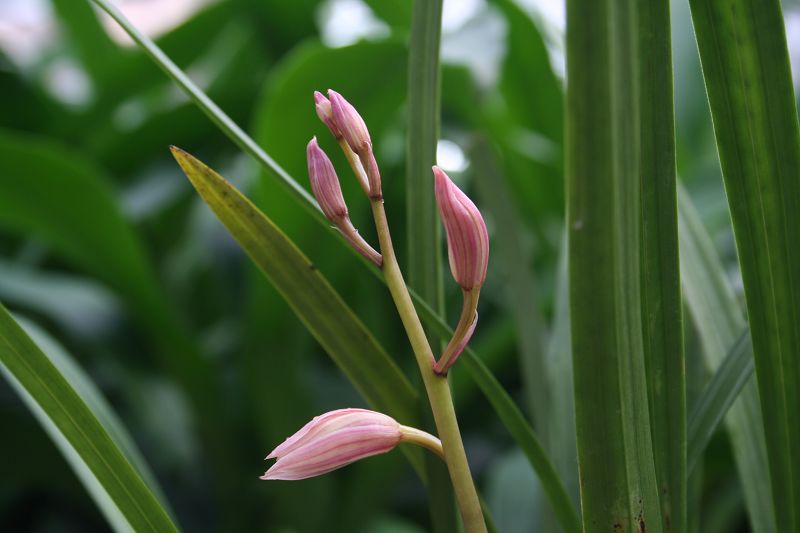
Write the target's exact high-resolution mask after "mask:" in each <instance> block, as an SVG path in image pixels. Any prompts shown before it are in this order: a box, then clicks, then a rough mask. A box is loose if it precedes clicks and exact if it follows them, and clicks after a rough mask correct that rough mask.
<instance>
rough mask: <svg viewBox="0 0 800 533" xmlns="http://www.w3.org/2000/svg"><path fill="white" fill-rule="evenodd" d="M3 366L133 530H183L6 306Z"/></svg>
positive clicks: (0, 324)
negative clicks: (46, 418) (69, 447)
mask: <svg viewBox="0 0 800 533" xmlns="http://www.w3.org/2000/svg"><path fill="white" fill-rule="evenodd" d="M0 363H2V365H3V370H4V373H7V374H8V375H9V376H10V377H12V378H13V380H15V381H16V382H17V383H18V384H19V387H20V388H21V389H22V390H24V391H25V392H26V393H27V394H28V395H29V396H30V398H31V399H32V400H33V401H34V402H35V403H36V404H37V406H38V407H40V408H41V409H42V411H43V412H44V413H45V414H46V416H47V417H48V419H49V420H50V421H51V422H52V424H53V425H54V427H55V428H57V430H58V431H59V432H60V434H61V435H62V436H63V437H64V439H65V440H66V441H67V442H68V443H69V445H70V446H71V447H72V449H74V451H75V452H76V454H77V455H78V456H79V457H80V459H81V460H82V461H83V462H84V463H85V465H86V466H87V468H88V469H89V470H90V471H91V472H92V474H93V475H94V478H95V479H96V480H97V482H98V483H99V484H100V485H101V486H102V488H103V490H104V491H105V492H106V493H107V495H108V497H109V499H110V501H112V502H113V503H114V505H115V506H116V508H117V509H118V510H119V512H120V514H121V516H123V517H124V519H125V520H126V522H127V525H129V526H130V528H132V529H133V530H135V531H178V529H177V527H176V526H175V524H174V523H173V522H172V520H171V518H170V517H169V514H168V513H167V512H166V510H165V509H164V508H163V507H162V506H161V504H160V503H159V502H158V499H157V498H156V496H155V495H154V494H153V493H152V492H151V491H150V489H149V488H148V487H147V485H146V484H145V482H144V481H143V480H142V478H141V477H140V475H139V473H138V472H137V471H136V469H135V468H134V467H133V466H132V465H131V464H130V462H129V461H128V459H127V458H126V457H125V455H124V454H123V452H122V451H121V450H120V448H119V447H118V446H117V444H116V443H115V442H114V441H113V440H112V438H111V436H110V435H109V433H108V432H107V431H106V429H105V428H104V427H103V425H102V424H101V423H100V422H99V420H98V419H97V417H96V416H95V414H94V413H93V412H92V411H91V410H90V409H89V407H88V406H87V404H86V403H85V402H84V401H83V399H82V398H81V397H80V396H79V394H78V393H77V392H76V391H75V389H74V388H72V386H71V385H70V384H69V382H68V381H67V379H66V378H65V377H64V375H63V374H62V373H61V372H60V371H59V370H58V368H57V367H56V366H55V365H54V364H53V362H52V361H51V360H50V359H49V358H48V357H47V356H46V355H45V354H44V353H43V352H42V351H41V350H40V349H39V348H38V347H37V346H36V344H34V342H33V341H32V340H31V339H30V337H29V336H28V335H27V334H26V333H25V332H24V331H23V329H22V328H21V327H20V326H19V325H18V324H17V322H16V321H15V320H14V319H13V318H12V317H11V315H10V314H9V312H8V311H7V310H6V308H5V307H4V306H3V305H2V304H0ZM107 516H109V515H107ZM121 530H125V528H124V525H123V526H121Z"/></svg>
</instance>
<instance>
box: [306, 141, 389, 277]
mask: <svg viewBox="0 0 800 533" xmlns="http://www.w3.org/2000/svg"><path fill="white" fill-rule="evenodd" d="M306 158H307V159H308V177H309V180H310V181H311V191H312V192H313V193H314V196H315V197H316V199H317V202H318V203H319V207H320V209H322V212H323V213H324V214H325V218H327V219H328V220H330V221H331V222H332V223H333V225H334V226H336V228H337V229H338V230H339V232H340V233H341V234H342V235H343V236H344V238H345V239H347V242H349V243H350V245H351V246H352V247H353V248H355V249H356V251H357V252H358V253H360V254H361V255H363V256H364V257H366V258H367V259H369V260H370V261H372V262H373V263H375V264H376V265H377V266H381V265H382V264H383V257H382V256H381V254H380V253H378V252H377V251H376V250H375V249H374V248H373V247H372V246H370V245H369V243H368V242H367V241H365V240H364V238H363V237H362V236H361V235H360V234H359V233H358V230H357V229H356V228H355V226H353V223H352V222H351V221H350V217H349V216H348V213H347V204H345V202H344V196H342V188H341V186H340V185H339V178H338V176H336V170H335V169H334V168H333V163H331V160H330V159H328V156H327V155H325V152H323V151H322V148H320V147H319V144H317V138H316V137H314V138H313V139H311V141H309V143H308V146H307V147H306Z"/></svg>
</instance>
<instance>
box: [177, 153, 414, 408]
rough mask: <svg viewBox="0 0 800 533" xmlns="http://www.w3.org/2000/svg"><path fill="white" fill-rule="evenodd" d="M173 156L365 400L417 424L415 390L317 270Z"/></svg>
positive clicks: (218, 183)
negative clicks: (415, 421)
mask: <svg viewBox="0 0 800 533" xmlns="http://www.w3.org/2000/svg"><path fill="white" fill-rule="evenodd" d="M172 153H173V155H174V156H175V159H176V160H177V161H178V163H179V164H180V166H181V168H182V169H183V171H184V172H185V173H186V176H187V177H188V178H189V181H191V183H192V185H193V186H194V187H195V189H196V190H197V192H198V193H199V194H200V196H201V197H202V198H203V200H204V201H205V202H206V203H207V204H208V206H209V207H210V208H211V209H212V211H214V213H215V214H216V215H217V217H218V218H219V219H220V221H221V222H222V223H223V224H224V225H225V227H226V228H228V231H230V233H231V234H232V235H233V236H234V238H235V239H236V240H237V241H238V242H239V244H240V245H241V246H242V248H243V249H244V251H245V252H246V253H247V254H248V255H249V256H250V257H251V259H253V261H254V262H255V263H256V265H257V266H258V267H259V268H260V269H261V270H262V271H263V272H264V274H265V275H266V276H267V277H268V278H269V279H270V281H271V282H272V283H273V285H274V286H275V287H276V288H277V289H278V291H279V292H280V293H281V294H282V295H283V297H284V298H285V299H286V301H287V302H288V303H289V305H290V306H291V307H292V308H293V310H294V311H295V312H296V313H297V315H298V316H299V317H300V319H301V320H302V321H303V322H304V323H305V325H306V327H307V328H308V330H309V331H310V332H311V333H312V335H314V337H315V338H316V339H317V341H319V343H320V344H321V345H322V346H323V347H324V348H325V350H326V351H327V352H328V353H329V354H330V355H331V357H332V358H333V359H334V361H335V362H336V363H337V364H338V365H339V366H340V368H342V370H343V371H344V372H345V374H346V375H347V376H348V377H349V378H350V380H351V381H352V382H353V384H354V385H355V386H356V388H357V389H358V390H359V391H360V392H361V394H362V395H363V396H364V398H366V399H367V401H369V402H370V403H371V404H372V405H373V406H374V407H375V408H376V409H378V410H381V411H383V412H385V413H387V414H389V415H391V416H393V417H395V418H396V419H397V420H398V421H405V422H403V423H410V422H411V421H413V420H415V418H416V416H415V414H414V409H415V406H416V401H417V396H416V393H415V391H414V389H413V387H412V386H411V384H410V383H409V382H408V380H407V379H406V378H405V376H404V375H403V374H402V372H400V369H399V368H398V367H397V365H396V364H395V363H394V361H393V360H392V359H391V358H390V357H389V355H388V354H387V353H386V352H385V351H384V350H383V348H382V347H381V346H380V345H379V344H378V343H377V341H376V340H375V338H374V337H373V336H372V334H371V333H370V332H369V331H368V330H367V329H366V327H365V326H364V325H363V324H362V323H361V321H359V320H358V318H357V317H356V316H355V315H354V314H353V312H352V310H351V309H350V308H349V307H348V306H347V304H346V303H345V302H344V301H343V300H342V299H341V297H340V296H339V294H338V293H337V292H336V291H335V290H334V289H333V288H332V287H331V286H330V284H328V282H327V280H326V279H325V278H324V277H323V276H322V274H321V273H320V272H319V271H318V270H317V268H316V266H314V264H313V263H311V261H309V260H308V258H306V257H305V256H304V255H303V253H302V252H301V251H300V250H299V249H298V248H297V247H296V246H295V245H294V244H293V243H292V242H291V241H290V240H289V239H288V237H286V235H284V234H283V232H281V231H280V230H279V229H278V228H277V227H276V226H275V225H274V224H273V223H272V221H270V220H269V219H268V218H267V217H266V216H265V215H264V214H263V213H262V212H261V211H259V210H258V208H256V207H255V206H254V205H253V204H252V203H251V202H250V201H249V200H248V199H247V198H246V197H244V196H243V195H242V194H241V193H240V192H239V191H238V190H236V189H235V188H234V187H233V186H232V185H230V184H229V183H228V182H227V181H226V180H225V179H224V178H223V177H222V176H220V175H219V174H217V173H216V172H214V171H213V170H211V169H210V168H208V167H207V166H206V165H204V164H203V163H201V162H200V161H198V160H197V159H195V158H194V157H192V156H191V155H189V154H188V153H186V152H184V151H182V150H180V149H179V148H175V147H173V148H172Z"/></svg>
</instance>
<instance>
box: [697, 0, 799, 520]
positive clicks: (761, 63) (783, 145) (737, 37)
mask: <svg viewBox="0 0 800 533" xmlns="http://www.w3.org/2000/svg"><path fill="white" fill-rule="evenodd" d="M690 5H691V8H692V19H693V21H694V28H695V34H696V36H697V44H698V48H699V50H700V60H701V62H702V65H703V75H704V77H705V81H706V89H707V92H708V100H709V104H710V107H711V117H712V119H713V122H714V134H715V137H716V140H717V149H718V151H719V159H720V163H721V166H722V174H723V177H724V179H725V190H726V193H727V199H728V206H729V208H730V211H731V219H732V221H733V231H734V237H735V239H736V249H737V252H738V257H739V266H740V267H741V271H742V281H743V283H744V293H745V299H746V301H747V316H748V322H749V324H750V333H751V335H752V337H753V355H754V358H755V366H756V376H757V378H758V388H759V392H760V395H761V408H762V409H761V412H762V416H763V417H764V431H765V436H766V442H767V452H768V453H767V455H768V459H769V467H770V475H771V476H770V477H771V480H772V497H773V506H774V508H775V518H776V522H777V523H778V524H780V528H781V530H785V531H798V530H800V461H798V460H797V457H796V454H797V450H798V449H800V409H798V408H797V406H798V405H800V356H798V354H800V247H798V246H797V243H798V242H800V180H799V179H798V176H800V128H799V127H798V120H797V108H796V105H795V96H794V88H793V85H792V72H791V68H790V63H789V53H788V51H787V47H786V33H785V30H784V22H783V16H782V14H781V4H780V1H779V0H726V1H724V2H720V1H718V0H691V1H690Z"/></svg>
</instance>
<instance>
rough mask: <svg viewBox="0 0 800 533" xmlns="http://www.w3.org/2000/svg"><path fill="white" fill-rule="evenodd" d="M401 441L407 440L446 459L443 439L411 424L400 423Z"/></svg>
mask: <svg viewBox="0 0 800 533" xmlns="http://www.w3.org/2000/svg"><path fill="white" fill-rule="evenodd" d="M400 433H401V437H400V442H407V443H409V444H416V445H417V446H422V447H423V448H427V449H428V450H430V451H432V452H433V453H435V454H436V455H438V456H439V457H440V458H441V459H442V461H444V450H443V449H442V441H440V440H439V439H437V438H436V437H434V436H433V435H431V434H430V433H426V432H425V431H422V430H420V429H417V428H413V427H411V426H404V425H402V424H401V425H400Z"/></svg>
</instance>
